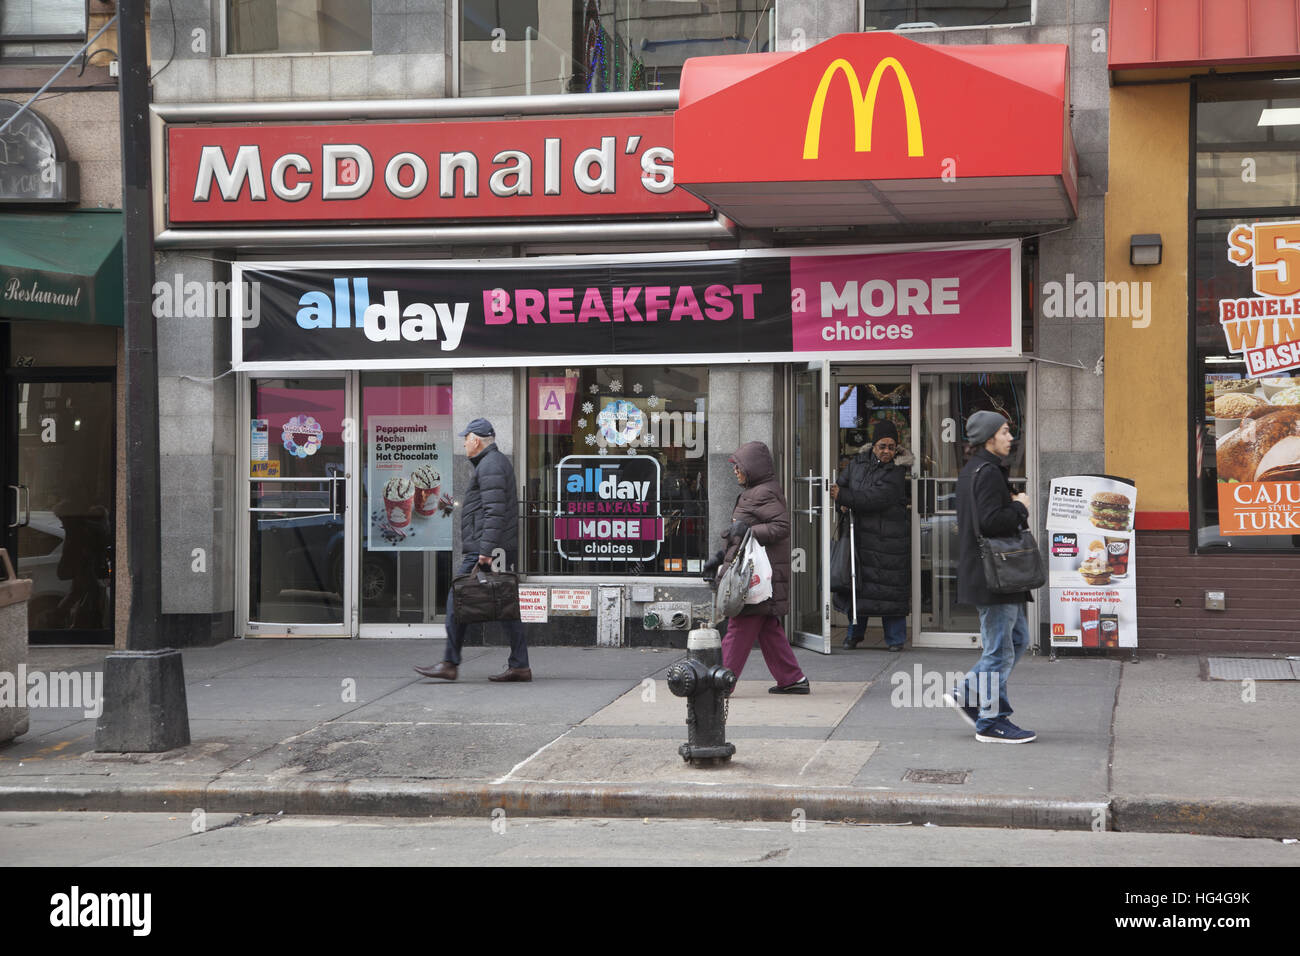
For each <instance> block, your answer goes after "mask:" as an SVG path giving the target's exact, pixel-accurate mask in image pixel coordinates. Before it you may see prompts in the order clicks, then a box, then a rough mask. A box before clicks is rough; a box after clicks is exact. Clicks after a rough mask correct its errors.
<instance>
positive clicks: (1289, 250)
mask: <svg viewBox="0 0 1300 956" xmlns="http://www.w3.org/2000/svg"><path fill="white" fill-rule="evenodd" d="M1193 127H1194V131H1195V142H1196V157H1195V161H1194V169H1193V175H1194V176H1195V182H1196V186H1195V189H1196V192H1195V199H1196V209H1195V212H1194V213H1193V214H1192V227H1193V228H1192V241H1193V272H1194V279H1195V286H1194V288H1195V299H1194V303H1193V309H1192V315H1193V323H1194V325H1193V335H1194V354H1193V361H1192V369H1191V374H1192V381H1191V398H1192V404H1191V408H1192V415H1191V419H1192V423H1193V429H1192V436H1191V439H1192V448H1191V462H1192V464H1191V467H1192V482H1191V494H1192V515H1193V529H1194V530H1195V532H1196V539H1195V540H1196V546H1197V548H1198V549H1199V550H1201V551H1203V552H1217V553H1225V552H1226V553H1233V552H1260V551H1282V552H1288V553H1294V552H1295V550H1296V549H1297V548H1298V547H1300V363H1297V362H1292V361H1289V360H1288V359H1287V357H1286V356H1287V355H1289V353H1290V347H1289V346H1290V343H1294V342H1300V314H1297V305H1300V186H1298V185H1297V180H1298V179H1300V77H1276V78H1263V79H1261V78H1259V77H1258V76H1253V77H1249V78H1244V79H1215V80H1201V81H1198V82H1197V83H1196V100H1195V106H1194V113H1193ZM1274 346H1277V348H1274Z"/></svg>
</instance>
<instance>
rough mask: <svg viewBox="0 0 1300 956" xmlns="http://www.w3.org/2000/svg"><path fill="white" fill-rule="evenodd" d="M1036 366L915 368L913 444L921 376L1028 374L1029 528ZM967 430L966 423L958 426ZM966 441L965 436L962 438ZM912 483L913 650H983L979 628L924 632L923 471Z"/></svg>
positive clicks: (1034, 604) (1032, 629)
mask: <svg viewBox="0 0 1300 956" xmlns="http://www.w3.org/2000/svg"><path fill="white" fill-rule="evenodd" d="M1034 366H1035V363H1034V362H1032V361H1029V360H1027V359H1026V360H1022V361H1001V362H999V361H986V362H961V363H951V364H939V363H934V364H926V365H920V364H918V365H913V366H912V436H913V442H915V441H917V440H918V439H919V437H920V434H921V430H920V429H921V401H920V396H921V376H922V375H943V374H961V373H963V372H993V373H997V372H1007V373H1015V372H1024V373H1025V434H1024V436H1023V439H1022V440H1023V441H1024V443H1025V490H1026V491H1028V492H1029V527H1030V528H1037V527H1038V492H1037V489H1038V428H1037V411H1038V410H1037V394H1038V388H1037V375H1036V369H1035V367H1034ZM958 427H959V428H961V429H964V428H965V423H958ZM961 437H962V438H963V439H964V437H965V436H964V434H963V435H962V436H961ZM915 477H916V480H914V481H913V482H912V487H913V491H912V608H913V612H914V613H913V627H912V646H913V647H980V634H979V631H978V629H977V630H975V631H974V632H971V631H923V630H921V611H920V609H921V514H920V509H919V508H918V507H917V506H916V505H917V496H918V494H919V493H920V491H919V488H918V485H919V479H920V472H919V470H918V472H917V473H916V476H915ZM1041 603H1042V602H1041V601H1031V602H1030V603H1029V607H1028V608H1026V618H1027V621H1028V624H1029V634H1030V644H1031V646H1034V647H1037V645H1038V636H1037V635H1038V608H1039V605H1040V604H1041Z"/></svg>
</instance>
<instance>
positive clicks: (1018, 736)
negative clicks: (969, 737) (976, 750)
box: [975, 717, 1038, 744]
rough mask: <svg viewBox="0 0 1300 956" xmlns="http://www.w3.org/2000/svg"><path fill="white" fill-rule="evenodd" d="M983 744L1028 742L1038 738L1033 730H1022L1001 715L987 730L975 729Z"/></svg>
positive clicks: (977, 737) (977, 738) (976, 735)
mask: <svg viewBox="0 0 1300 956" xmlns="http://www.w3.org/2000/svg"><path fill="white" fill-rule="evenodd" d="M975 739H976V740H978V741H979V742H980V743H982V744H1028V743H1032V742H1033V741H1035V740H1037V739H1038V734H1036V733H1034V732H1033V731H1032V730H1022V729H1021V728H1019V727H1017V726H1016V725H1015V724H1013V723H1012V722H1011V721H1009V720H1007V718H1005V717H999V718H998V719H997V720H996V721H995V722H994V724H993V726H991V727H989V728H988V729H987V730H977V731H975Z"/></svg>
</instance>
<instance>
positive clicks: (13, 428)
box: [0, 329, 126, 647]
mask: <svg viewBox="0 0 1300 956" xmlns="http://www.w3.org/2000/svg"><path fill="white" fill-rule="evenodd" d="M0 339H3V342H4V345H5V349H6V353H7V349H8V340H9V335H8V329H6V330H5V331H4V334H3V335H2V336H0ZM37 382H60V383H65V382H66V383H72V384H77V383H81V384H91V385H103V384H106V385H108V387H109V393H110V395H111V401H112V409H113V413H112V416H111V421H112V427H111V433H110V435H109V448H110V453H109V454H110V460H111V461H112V462H114V466H113V476H112V487H113V492H114V493H113V495H112V497H111V500H110V501H109V504H108V514H109V524H110V526H111V527H112V529H113V535H112V544H111V550H112V559H111V561H110V574H109V576H108V602H109V607H110V609H111V611H112V613H111V614H110V615H109V624H108V627H107V628H106V629H105V628H93V629H83V630H72V629H69V630H57V631H56V630H41V631H33V630H29V631H28V632H27V640H28V641H29V643H31V644H32V645H73V646H80V645H94V646H109V647H111V646H112V645H113V643H114V641H115V640H116V633H117V570H118V568H119V567H125V565H126V556H125V555H121V554H118V549H117V541H118V526H117V520H118V512H117V489H118V473H117V466H118V461H117V451H118V448H117V426H118V408H117V402H118V386H117V369H116V367H114V366H111V365H84V366H83V365H51V366H41V365H24V366H22V367H15V368H9V367H7V365H6V367H5V368H4V380H3V389H0V397H3V401H0V408H3V412H0V418H2V419H3V420H2V421H0V442H2V443H3V445H4V448H3V449H0V490H3V493H4V505H3V506H2V507H0V516H3V518H4V528H3V529H0V547H8V542H9V541H10V540H12V542H13V544H14V545H15V547H14V550H13V553H12V554H11V555H10V559H11V560H12V561H13V564H14V568H15V571H16V570H17V569H18V551H17V543H18V526H19V524H22V523H25V522H19V517H18V516H19V510H20V507H21V510H22V511H25V512H26V514H27V516H28V517H29V518H30V516H31V491H30V489H28V488H27V486H26V485H19V484H18V465H19V454H18V387H19V386H20V385H22V384H24V383H25V384H33V383H37ZM9 396H12V397H13V401H12V402H10V401H9V400H8V399H9ZM19 489H22V491H19ZM15 496H17V497H18V499H19V500H18V501H16V502H15ZM11 502H14V511H13V522H12V523H11V522H10V520H9V515H10V503H11ZM70 635H82V636H83V637H86V638H89V637H91V636H92V635H93V639H92V640H75V639H74V640H69V639H68V637H69V636H70Z"/></svg>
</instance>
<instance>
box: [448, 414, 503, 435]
mask: <svg viewBox="0 0 1300 956" xmlns="http://www.w3.org/2000/svg"><path fill="white" fill-rule="evenodd" d="M471 433H472V434H475V435H478V437H479V438H495V437H496V434H497V433H496V429H494V428H493V427H492V423H491V422H490V421H488V420H487V419H486V418H476V419H474V420H473V421H472V422H470V423H469V424H468V425H466V426H465V430H464V431H463V432H457V433H456V434H457V435H458V436H459V437H460V438H464V437H465V436H466V435H469V434H471Z"/></svg>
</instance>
